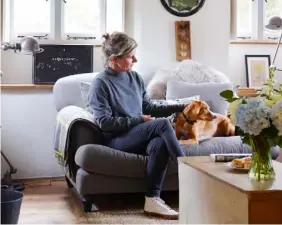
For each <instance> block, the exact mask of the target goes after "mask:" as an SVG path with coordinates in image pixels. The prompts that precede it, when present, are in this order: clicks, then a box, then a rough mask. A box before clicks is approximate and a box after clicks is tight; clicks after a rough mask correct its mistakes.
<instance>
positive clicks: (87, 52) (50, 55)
mask: <svg viewBox="0 0 282 225" xmlns="http://www.w3.org/2000/svg"><path fill="white" fill-rule="evenodd" d="M40 47H41V48H43V49H44V51H43V52H42V53H39V54H35V55H34V56H33V83H34V84H54V83H55V82H56V81H57V80H58V79H60V78H62V77H66V76H69V75H74V74H81V73H91V72H93V46H92V45H40Z"/></svg>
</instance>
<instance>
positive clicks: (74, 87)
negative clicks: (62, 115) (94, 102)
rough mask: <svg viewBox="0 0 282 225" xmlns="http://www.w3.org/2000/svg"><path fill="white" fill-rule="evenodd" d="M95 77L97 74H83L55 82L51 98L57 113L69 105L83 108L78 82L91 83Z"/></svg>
mask: <svg viewBox="0 0 282 225" xmlns="http://www.w3.org/2000/svg"><path fill="white" fill-rule="evenodd" d="M96 75H97V73H83V74H77V75H71V76H67V77H63V78H60V79H59V80H57V82H56V83H55V84H54V87H53V97H54V102H55V107H56V109H57V111H60V110H61V109H62V108H64V107H66V106H69V105H75V106H78V107H82V108H85V104H84V102H83V99H82V96H81V83H80V82H81V81H85V82H90V83H91V82H92V80H93V78H94V77H95V76H96Z"/></svg>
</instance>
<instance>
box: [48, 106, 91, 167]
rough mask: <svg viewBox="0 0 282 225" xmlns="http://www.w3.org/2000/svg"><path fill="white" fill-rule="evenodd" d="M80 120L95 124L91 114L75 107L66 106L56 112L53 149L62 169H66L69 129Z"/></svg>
mask: <svg viewBox="0 0 282 225" xmlns="http://www.w3.org/2000/svg"><path fill="white" fill-rule="evenodd" d="M81 119H82V120H83V119H84V120H87V121H89V122H91V123H94V124H96V123H95V121H94V120H93V115H92V114H91V113H89V112H88V111H86V110H85V109H83V108H80V107H77V106H67V107H64V108H63V109H61V110H60V111H59V112H58V115H57V124H56V130H55V135H54V142H53V145H54V146H53V147H54V150H55V151H56V157H57V158H58V163H59V164H60V165H62V166H64V167H66V160H67V157H68V156H67V151H66V147H67V146H66V144H67V141H68V133H69V129H70V127H71V125H72V124H73V123H74V122H75V121H77V120H81Z"/></svg>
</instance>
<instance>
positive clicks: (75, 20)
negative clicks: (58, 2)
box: [64, 0, 101, 36]
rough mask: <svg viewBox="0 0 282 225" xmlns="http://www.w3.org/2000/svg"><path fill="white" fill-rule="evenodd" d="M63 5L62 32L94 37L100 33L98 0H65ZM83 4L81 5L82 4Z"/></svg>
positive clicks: (99, 6)
mask: <svg viewBox="0 0 282 225" xmlns="http://www.w3.org/2000/svg"><path fill="white" fill-rule="evenodd" d="M66 2H67V3H65V4H64V7H65V11H64V29H65V30H64V32H65V33H78V34H89V35H92V36H93V35H95V34H100V33H101V28H100V24H101V5H100V1H99V0H67V1H66ZM82 2H83V4H82Z"/></svg>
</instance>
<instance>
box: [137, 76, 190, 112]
mask: <svg viewBox="0 0 282 225" xmlns="http://www.w3.org/2000/svg"><path fill="white" fill-rule="evenodd" d="M138 77H139V79H140V83H141V89H142V92H143V113H144V114H148V115H151V116H153V117H167V116H170V115H171V114H173V113H175V112H182V111H183V110H184V108H185V106H186V105H185V104H170V105H161V104H157V103H154V102H152V100H151V99H150V98H149V96H148V94H147V92H146V90H145V86H144V82H143V80H142V78H141V76H140V75H138Z"/></svg>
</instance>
